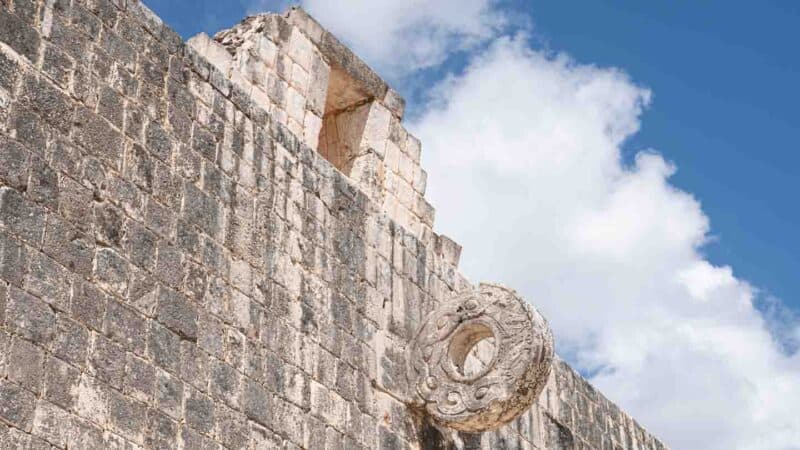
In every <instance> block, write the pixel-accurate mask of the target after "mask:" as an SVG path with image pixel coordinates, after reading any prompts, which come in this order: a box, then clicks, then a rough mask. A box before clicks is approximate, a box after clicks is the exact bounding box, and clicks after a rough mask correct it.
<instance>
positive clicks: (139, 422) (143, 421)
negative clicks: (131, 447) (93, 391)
mask: <svg viewBox="0 0 800 450" xmlns="http://www.w3.org/2000/svg"><path fill="white" fill-rule="evenodd" d="M109 392H110V395H109V398H108V412H109V418H110V419H111V420H110V424H111V429H113V430H114V431H116V432H117V433H119V434H120V435H121V436H123V437H125V438H127V439H129V440H131V441H133V442H136V443H137V444H140V445H141V444H143V443H144V432H145V430H146V425H147V406H146V405H145V404H143V403H140V402H138V401H136V400H133V399H131V398H128V397H126V396H124V395H122V394H121V393H119V392H117V391H115V390H111V391H109Z"/></svg>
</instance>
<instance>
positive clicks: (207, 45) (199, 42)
mask: <svg viewBox="0 0 800 450" xmlns="http://www.w3.org/2000/svg"><path fill="white" fill-rule="evenodd" d="M186 44H187V45H189V46H190V47H192V48H194V49H195V51H197V53H199V54H201V55H203V56H204V57H205V58H206V59H207V60H208V62H210V63H211V65H213V66H214V67H216V68H217V69H219V70H220V71H221V72H222V73H224V74H226V75H229V74H230V72H231V67H232V65H233V57H232V56H231V54H230V53H228V51H227V50H225V47H223V46H222V45H221V44H219V43H218V42H216V41H214V40H213V39H211V38H210V37H209V36H208V35H207V34H206V33H200V34H197V35H195V36H194V37H192V38H191V39H189V41H188V42H187V43H186Z"/></svg>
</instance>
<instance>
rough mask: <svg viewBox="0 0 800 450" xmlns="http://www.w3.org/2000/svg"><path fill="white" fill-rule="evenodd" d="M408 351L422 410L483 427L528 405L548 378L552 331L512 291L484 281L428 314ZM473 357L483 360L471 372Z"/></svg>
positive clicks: (463, 426)
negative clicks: (470, 365) (482, 343)
mask: <svg viewBox="0 0 800 450" xmlns="http://www.w3.org/2000/svg"><path fill="white" fill-rule="evenodd" d="M492 340H493V342H494V349H492V348H491V345H490V344H491V341H492ZM481 341H485V342H487V345H484V346H483V347H481V346H480V345H479V346H478V347H477V349H476V345H477V344H478V343H479V342H481ZM476 350H478V351H477V352H476ZM408 351H409V355H408V361H409V375H408V376H409V381H410V385H411V387H412V389H413V390H414V393H415V394H416V397H417V398H416V400H418V401H420V402H421V403H422V404H424V409H425V411H426V412H427V413H428V414H429V415H430V416H431V417H432V418H433V420H434V421H436V422H437V423H439V424H440V425H443V426H446V427H450V428H453V429H456V430H459V431H468V432H480V431H487V430H492V429H495V428H498V427H500V426H502V425H504V424H506V423H508V422H510V421H511V420H513V419H515V418H516V417H518V416H519V415H520V414H522V413H523V412H524V411H525V410H527V409H528V408H529V407H530V406H531V405H532V404H533V402H534V401H535V400H536V397H537V396H538V395H539V393H540V392H541V391H542V389H543V388H544V385H545V383H546V382H547V378H548V376H549V375H550V368H551V365H552V362H553V335H552V333H551V331H550V327H549V326H548V324H547V321H546V320H545V319H544V318H543V317H542V316H541V315H540V314H539V312H538V311H536V310H535V309H534V308H532V307H530V306H528V305H527V304H526V303H525V301H524V300H523V299H522V298H520V297H519V296H518V295H517V294H516V293H515V292H514V291H512V290H510V289H507V288H504V287H502V286H498V285H492V284H481V285H480V286H479V287H478V289H476V290H474V291H469V292H464V293H461V294H459V295H457V296H456V297H455V298H454V299H453V300H452V301H450V302H448V303H446V304H444V305H442V306H440V307H439V308H438V309H436V310H435V311H433V312H431V313H430V314H429V315H428V316H427V317H426V318H425V319H424V320H423V322H422V325H421V326H420V328H419V329H418V330H417V334H416V335H415V336H414V339H413V340H412V342H411V345H410V346H409V350H408ZM475 353H477V356H476V357H477V358H478V359H477V360H472V361H467V360H468V359H470V358H471V356H470V354H472V355H475ZM474 361H482V364H480V363H477V364H472V365H473V366H476V367H477V369H476V367H472V369H473V370H469V369H470V367H467V366H469V363H470V362H473V363H474Z"/></svg>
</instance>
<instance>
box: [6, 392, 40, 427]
mask: <svg viewBox="0 0 800 450" xmlns="http://www.w3.org/2000/svg"><path fill="white" fill-rule="evenodd" d="M35 402H36V396H34V395H33V394H32V393H30V392H28V391H26V390H24V389H22V388H21V387H19V386H17V385H15V384H12V383H10V382H8V381H6V380H0V417H2V418H3V420H5V421H7V422H8V423H10V424H12V425H14V426H16V427H18V428H20V429H22V430H24V431H30V429H31V424H32V421H33V411H34V408H35Z"/></svg>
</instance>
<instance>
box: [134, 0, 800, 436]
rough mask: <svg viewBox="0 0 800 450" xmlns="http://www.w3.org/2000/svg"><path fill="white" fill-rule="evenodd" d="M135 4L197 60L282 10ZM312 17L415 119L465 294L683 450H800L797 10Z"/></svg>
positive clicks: (315, 8)
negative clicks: (219, 37)
mask: <svg viewBox="0 0 800 450" xmlns="http://www.w3.org/2000/svg"><path fill="white" fill-rule="evenodd" d="M145 3H146V4H148V6H150V7H151V8H152V9H154V10H155V11H156V12H157V13H158V14H159V15H160V16H161V17H162V18H163V19H164V20H165V21H166V22H167V23H169V24H170V25H172V26H173V27H174V28H175V29H177V30H178V32H179V33H181V34H182V35H183V36H184V37H186V38H188V37H190V36H192V35H194V34H195V33H197V32H200V31H206V32H208V33H209V34H213V33H214V32H216V31H218V30H219V29H221V28H226V27H229V26H231V25H233V24H235V23H236V22H238V21H239V20H240V19H241V18H242V17H244V16H245V15H246V13H247V12H248V11H250V12H253V11H260V10H265V9H268V10H283V9H284V7H283V6H282V5H281V4H279V3H283V2H274V1H270V0H241V1H228V2H212V1H201V2H194V1H176V0H170V1H167V0H158V1H156V0H149V1H146V2H145ZM302 3H303V6H304V7H305V8H306V9H307V10H308V11H310V12H311V13H312V15H314V16H315V17H316V18H317V19H318V20H319V21H320V22H321V23H322V24H323V25H324V26H326V27H327V28H328V29H329V30H331V31H333V32H334V33H335V34H337V35H338V36H339V37H340V38H341V39H342V40H344V41H345V42H346V43H347V44H349V45H350V46H351V47H352V48H353V49H354V50H355V51H356V53H357V54H359V55H360V56H362V57H363V58H364V59H365V60H366V61H367V62H368V63H369V64H370V65H372V66H373V67H374V68H376V69H377V71H378V72H379V73H380V74H381V75H383V76H384V77H385V78H387V79H388V80H390V81H391V82H392V84H393V85H394V86H395V87H396V88H397V89H398V90H400V91H401V93H402V94H404V96H405V97H406V99H407V100H408V102H409V103H408V108H407V115H406V125H407V127H408V128H409V129H410V130H411V131H412V132H414V133H415V134H416V135H417V136H418V137H420V138H421V140H422V143H423V152H422V157H423V161H422V163H423V167H424V168H425V169H426V170H428V174H429V177H428V192H427V197H428V199H429V200H430V201H431V203H432V204H433V205H434V207H436V209H437V211H436V212H437V214H436V231H437V232H441V233H444V234H447V235H448V236H451V237H453V238H455V239H456V241H457V242H459V243H461V244H463V246H464V251H463V253H462V258H461V269H462V270H463V271H464V273H465V274H466V275H468V276H469V277H470V279H471V280H473V281H480V280H486V281H496V282H501V283H504V284H507V285H509V286H510V287H513V288H515V289H517V290H518V291H519V292H520V293H521V294H522V295H523V296H525V297H526V298H527V299H528V300H530V301H531V303H532V304H534V305H535V306H536V307H537V308H539V309H540V310H541V311H542V312H543V313H544V315H545V317H547V318H548V320H549V321H550V323H551V325H552V327H553V330H554V333H555V336H556V342H557V349H558V351H559V353H560V354H561V356H563V357H565V358H566V359H567V360H568V361H569V362H570V363H571V364H572V365H573V366H574V367H576V368H577V369H578V370H579V371H580V372H581V373H582V374H584V375H585V376H587V377H588V378H589V379H590V381H591V382H592V383H594V384H595V385H596V386H598V387H599V388H600V389H601V390H602V391H603V392H604V393H605V394H606V395H608V396H609V398H611V399H612V400H613V401H615V402H618V403H619V404H620V405H622V406H623V407H624V408H625V409H626V410H628V411H629V412H631V413H632V415H633V416H634V417H636V418H637V420H639V421H640V422H641V423H643V424H644V425H645V426H646V427H648V428H649V429H651V430H653V431H654V432H655V433H656V434H657V435H658V436H659V437H661V438H663V439H664V440H665V441H666V442H667V443H668V444H670V445H671V446H672V447H673V448H682V449H683V448H688V449H704V450H707V449H720V450H721V449H726V450H727V449H759V450H763V449H797V442H800V419H798V418H797V411H796V405H797V404H800V352H798V351H797V346H798V343H800V319H799V318H798V317H799V316H798V315H797V313H798V312H800V297H798V296H797V295H796V293H797V291H798V289H800V280H799V278H800V277H797V276H796V275H795V274H796V273H798V272H800V257H798V256H797V255H798V253H800V252H799V251H800V237H798V234H797V233H796V232H795V229H796V228H797V225H798V222H800V212H799V211H798V208H797V207H796V206H795V205H796V203H797V202H796V199H795V193H796V192H799V191H800V189H799V188H800V186H798V185H800V177H798V172H799V171H800V169H798V162H800V161H798V159H800V156H798V151H797V150H798V148H797V147H798V141H800V139H798V137H800V136H798V134H800V123H798V122H800V119H799V118H800V114H798V113H797V109H798V108H797V105H800V88H798V85H797V79H798V76H797V75H798V73H800V58H798V56H797V55H798V52H797V49H796V43H797V42H800V4H797V3H790V2H783V3H777V2H766V1H765V2H758V3H755V2H751V3H749V4H744V2H721V1H718V2H711V1H708V2H691V3H690V2H681V3H676V2H669V3H667V2H660V3H655V2H638V1H614V2H611V1H582V2H578V1H574V0H560V1H551V2H544V1H533V2H519V1H508V0H439V1H437V2H429V1H426V0H404V1H403V2H398V1H395V0H368V1H365V0H340V1H337V2H330V1H328V0H302ZM796 5H798V6H796Z"/></svg>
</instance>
